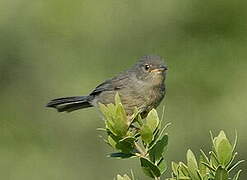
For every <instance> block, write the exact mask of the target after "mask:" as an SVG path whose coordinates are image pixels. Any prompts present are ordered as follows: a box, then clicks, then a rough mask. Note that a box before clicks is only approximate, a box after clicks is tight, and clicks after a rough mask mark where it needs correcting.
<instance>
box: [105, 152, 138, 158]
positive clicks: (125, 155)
mask: <svg viewBox="0 0 247 180" xmlns="http://www.w3.org/2000/svg"><path fill="white" fill-rule="evenodd" d="M109 157H111V158H118V159H127V158H132V157H135V155H134V154H126V153H121V152H120V153H111V154H110V155H109Z"/></svg>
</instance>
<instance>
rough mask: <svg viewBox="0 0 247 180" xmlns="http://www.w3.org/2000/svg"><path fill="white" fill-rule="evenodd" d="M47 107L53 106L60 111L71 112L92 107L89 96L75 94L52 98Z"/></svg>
mask: <svg viewBox="0 0 247 180" xmlns="http://www.w3.org/2000/svg"><path fill="white" fill-rule="evenodd" d="M46 107H52V108H55V109H57V110H58V112H64V111H66V112H71V111H75V110H78V109H83V108H88V107H92V105H91V104H90V103H89V96H73V97H65V98H58V99H53V100H51V101H50V102H49V103H48V104H47V105H46Z"/></svg>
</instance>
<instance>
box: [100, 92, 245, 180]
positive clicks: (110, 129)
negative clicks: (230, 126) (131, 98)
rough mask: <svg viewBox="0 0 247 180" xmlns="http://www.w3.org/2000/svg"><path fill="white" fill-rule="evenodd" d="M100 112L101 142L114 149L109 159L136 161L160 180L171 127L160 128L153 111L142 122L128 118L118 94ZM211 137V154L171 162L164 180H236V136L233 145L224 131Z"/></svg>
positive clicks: (123, 178)
mask: <svg viewBox="0 0 247 180" xmlns="http://www.w3.org/2000/svg"><path fill="white" fill-rule="evenodd" d="M100 110H101V112H102V113H103V115H104V118H105V128H101V129H99V130H102V131H104V132H105V135H106V136H105V138H104V141H105V142H106V143H107V144H108V145H109V146H111V147H112V148H113V149H114V151H115V152H114V153H111V154H110V155H109V157H112V158H118V159H128V158H138V159H139V161H140V165H141V168H142V170H143V172H144V173H145V174H146V175H147V176H149V177H151V178H153V179H155V180H160V177H161V175H162V174H164V173H165V172H166V170H167V164H166V161H165V157H166V152H167V146H168V135H167V133H165V130H166V128H167V127H168V126H169V125H170V124H166V125H165V127H164V128H161V121H160V119H159V117H158V114H157V112H156V110H155V109H153V110H151V111H150V112H149V113H148V115H147V117H146V118H142V117H141V115H140V113H139V112H138V110H137V109H136V111H135V113H134V115H133V116H131V117H129V116H127V114H126V112H125V110H124V107H123V105H122V103H121V100H120V97H119V95H118V94H116V96H115V105H114V104H108V105H103V104H100ZM210 134H211V140H212V144H213V146H212V150H211V151H210V152H209V153H208V154H206V153H205V152H204V151H203V150H200V153H201V155H200V157H199V159H198V160H197V159H196V157H195V155H194V153H193V152H192V151H191V150H190V149H189V150H188V151H187V164H185V163H183V162H179V163H175V162H172V164H171V166H172V177H171V178H168V179H166V180H238V179H239V176H240V173H241V170H239V171H237V173H235V174H234V175H232V171H233V169H235V168H236V167H237V166H238V165H239V164H241V163H242V162H243V161H244V160H241V161H237V162H235V158H236V156H237V152H235V149H236V144H237V135H236V138H235V141H234V143H233V144H231V143H230V141H229V140H228V139H227V137H226V135H225V133H224V131H220V133H219V135H218V136H216V137H214V136H213V134H212V133H211V132H210ZM131 179H132V180H134V176H133V173H132V178H130V177H129V176H127V175H124V176H120V175H118V176H117V178H116V180H131Z"/></svg>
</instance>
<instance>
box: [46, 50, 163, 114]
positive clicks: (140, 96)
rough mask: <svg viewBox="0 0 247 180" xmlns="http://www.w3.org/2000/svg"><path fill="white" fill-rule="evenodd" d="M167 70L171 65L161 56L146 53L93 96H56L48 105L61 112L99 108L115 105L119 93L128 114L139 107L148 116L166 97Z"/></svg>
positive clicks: (96, 89)
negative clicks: (99, 106) (100, 104)
mask: <svg viewBox="0 0 247 180" xmlns="http://www.w3.org/2000/svg"><path fill="white" fill-rule="evenodd" d="M166 71H167V66H166V64H165V63H164V60H163V59H162V58H161V57H160V56H154V55H149V56H143V57H141V58H140V60H139V61H138V62H137V63H136V64H135V65H134V66H132V67H131V68H130V69H129V70H127V71H125V72H123V73H120V74H119V75H117V76H115V77H113V78H111V79H108V80H106V81H105V82H103V83H102V84H100V85H98V86H97V87H96V88H95V89H94V90H93V91H92V92H91V93H90V94H89V95H87V96H73V97H65V98H58V99H53V100H51V101H50V102H49V103H48V104H47V105H46V106H47V107H52V108H56V109H57V110H58V111H59V112H64V111H66V112H71V111H74V110H78V109H83V108H88V107H98V105H99V103H102V104H105V105H106V104H110V103H113V104H114V97H115V95H116V93H117V92H118V93H119V95H120V99H121V102H122V104H123V106H124V108H125V111H126V113H127V115H129V116H130V115H132V114H133V113H134V109H135V107H137V108H138V110H139V112H140V113H141V115H142V117H145V116H146V115H147V113H148V112H149V111H150V110H151V109H153V108H156V107H157V106H158V105H159V104H160V102H161V100H162V99H163V98H164V96H165V92H166V88H165V78H166Z"/></svg>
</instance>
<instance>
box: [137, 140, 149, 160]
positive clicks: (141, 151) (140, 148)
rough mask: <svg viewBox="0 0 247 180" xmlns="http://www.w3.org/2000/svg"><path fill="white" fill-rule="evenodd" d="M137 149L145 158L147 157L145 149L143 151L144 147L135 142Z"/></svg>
mask: <svg viewBox="0 0 247 180" xmlns="http://www.w3.org/2000/svg"><path fill="white" fill-rule="evenodd" d="M135 147H136V149H137V151H139V153H140V154H141V155H142V156H143V157H145V155H146V154H147V153H146V152H145V151H144V150H143V149H142V147H141V146H140V145H139V144H138V143H136V142H135Z"/></svg>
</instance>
